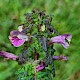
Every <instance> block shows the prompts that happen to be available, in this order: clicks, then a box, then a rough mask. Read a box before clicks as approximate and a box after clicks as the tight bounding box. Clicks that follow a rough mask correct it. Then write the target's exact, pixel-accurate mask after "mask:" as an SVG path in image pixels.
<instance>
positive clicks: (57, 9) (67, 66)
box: [0, 0, 80, 80]
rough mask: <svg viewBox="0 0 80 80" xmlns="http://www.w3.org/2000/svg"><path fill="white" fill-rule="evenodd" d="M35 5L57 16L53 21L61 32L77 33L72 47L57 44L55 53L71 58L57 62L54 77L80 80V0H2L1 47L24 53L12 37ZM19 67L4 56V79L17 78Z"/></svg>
mask: <svg viewBox="0 0 80 80" xmlns="http://www.w3.org/2000/svg"><path fill="white" fill-rule="evenodd" d="M34 8H39V9H41V10H45V12H46V14H51V15H54V17H53V21H52V24H53V25H54V26H55V28H56V29H57V30H58V32H59V33H60V34H65V33H70V34H72V36H73V37H72V41H71V44H70V47H69V48H68V49H64V48H63V46H61V45H58V44H56V45H55V49H56V53H55V55H61V54H64V55H66V56H69V60H68V61H55V63H54V64H55V69H56V76H55V77H54V80H80V46H79V45H80V0H0V50H4V51H8V52H12V53H14V54H16V55H19V54H20V52H21V47H19V48H15V47H14V46H12V45H11V43H10V40H9V38H8V36H9V33H10V31H12V30H14V29H17V27H18V25H20V24H22V23H23V22H24V20H25V16H24V14H25V13H27V12H31V11H32V10H33V9H34ZM19 67H20V66H19V65H18V64H17V62H15V61H11V60H9V61H6V60H4V59H3V58H2V57H0V80H16V76H15V72H16V70H17V69H18V68H19Z"/></svg>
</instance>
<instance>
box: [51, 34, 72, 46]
mask: <svg viewBox="0 0 80 80" xmlns="http://www.w3.org/2000/svg"><path fill="white" fill-rule="evenodd" d="M71 38H72V35H71V34H63V35H59V36H56V37H52V38H51V39H50V42H51V43H58V44H62V45H63V47H65V48H68V47H69V44H68V42H66V40H68V41H71Z"/></svg>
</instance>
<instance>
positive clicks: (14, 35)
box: [9, 30, 29, 47]
mask: <svg viewBox="0 0 80 80" xmlns="http://www.w3.org/2000/svg"><path fill="white" fill-rule="evenodd" d="M9 39H10V41H11V43H12V44H13V45H14V46H15V47H19V46H21V45H23V44H24V42H25V41H28V40H29V36H27V35H26V34H24V33H23V32H20V31H18V30H14V31H11V32H10V36H9Z"/></svg>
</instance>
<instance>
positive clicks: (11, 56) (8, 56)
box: [0, 51, 18, 60]
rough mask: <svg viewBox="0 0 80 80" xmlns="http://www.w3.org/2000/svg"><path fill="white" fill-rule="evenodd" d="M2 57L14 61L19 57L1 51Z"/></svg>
mask: <svg viewBox="0 0 80 80" xmlns="http://www.w3.org/2000/svg"><path fill="white" fill-rule="evenodd" d="M0 56H2V57H4V58H8V59H12V60H16V59H17V58H18V56H16V55H15V54H12V53H9V52H5V51H0Z"/></svg>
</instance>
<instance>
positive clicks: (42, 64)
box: [36, 62, 45, 72]
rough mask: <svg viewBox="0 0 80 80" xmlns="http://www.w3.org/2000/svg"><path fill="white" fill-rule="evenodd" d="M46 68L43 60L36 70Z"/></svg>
mask: <svg viewBox="0 0 80 80" xmlns="http://www.w3.org/2000/svg"><path fill="white" fill-rule="evenodd" d="M44 68H45V65H44V63H43V62H41V63H40V64H39V65H38V66H37V67H36V71H37V72H39V71H41V70H43V69H44Z"/></svg>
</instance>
